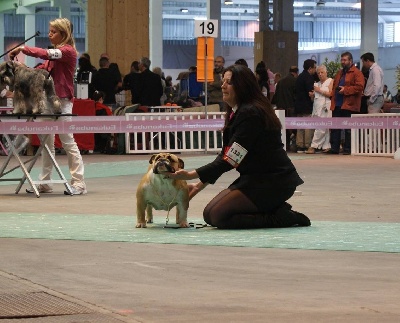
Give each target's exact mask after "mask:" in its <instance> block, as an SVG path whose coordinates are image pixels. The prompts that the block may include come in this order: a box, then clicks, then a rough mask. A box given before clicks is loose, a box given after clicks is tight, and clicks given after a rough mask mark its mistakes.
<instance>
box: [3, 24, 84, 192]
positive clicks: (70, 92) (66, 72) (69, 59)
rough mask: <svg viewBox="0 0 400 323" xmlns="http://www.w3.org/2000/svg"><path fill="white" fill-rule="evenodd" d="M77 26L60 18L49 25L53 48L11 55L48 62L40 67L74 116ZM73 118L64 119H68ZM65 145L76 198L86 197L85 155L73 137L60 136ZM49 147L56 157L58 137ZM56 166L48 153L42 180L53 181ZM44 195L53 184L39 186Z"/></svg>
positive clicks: (19, 49) (29, 49)
mask: <svg viewBox="0 0 400 323" xmlns="http://www.w3.org/2000/svg"><path fill="white" fill-rule="evenodd" d="M72 32H73V27H72V24H71V22H70V21H69V20H68V19H67V18H57V19H54V20H52V21H50V23H49V33H48V36H49V40H50V42H51V44H52V46H53V48H51V49H43V48H38V47H30V46H20V47H17V48H15V49H14V50H13V51H11V52H10V59H14V57H15V56H16V55H18V54H19V53H20V52H22V53H23V54H25V55H28V56H32V57H38V58H41V59H44V60H45V62H44V63H43V64H42V65H41V66H39V67H38V68H43V69H46V70H47V71H48V72H49V73H50V75H51V77H52V78H53V80H54V85H55V89H56V94H57V95H58V97H59V98H60V99H61V110H62V113H65V114H68V113H72V105H73V99H74V83H73V79H74V73H75V67H76V58H77V51H76V47H75V40H74V38H73V36H72ZM69 118H71V117H64V120H68V119H69ZM59 136H60V140H61V143H62V146H63V148H64V150H65V152H66V153H67V156H68V166H69V171H70V173H71V177H72V179H71V186H72V195H81V194H86V193H87V191H86V184H85V181H84V175H83V174H84V166H83V161H82V156H81V153H80V151H79V149H78V146H77V144H76V142H75V139H74V136H73V134H60V135H59ZM46 144H47V145H48V147H49V148H50V151H51V152H52V154H53V156H54V154H55V152H54V135H52V136H49V139H48V140H47V142H46ZM52 169H53V164H52V162H51V158H50V156H49V155H48V154H47V153H44V154H43V157H42V172H41V174H40V175H39V180H50V179H51V173H52ZM38 190H39V192H40V193H51V192H53V188H52V187H51V185H49V184H40V185H39V186H38Z"/></svg>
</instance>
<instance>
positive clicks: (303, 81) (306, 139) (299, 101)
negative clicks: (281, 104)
mask: <svg viewBox="0 0 400 323" xmlns="http://www.w3.org/2000/svg"><path fill="white" fill-rule="evenodd" d="M303 68H304V70H303V72H301V74H300V75H299V76H298V77H297V79H296V99H295V101H294V113H295V114H296V116H297V117H311V113H312V110H313V101H312V99H311V97H312V96H313V93H314V74H315V72H316V70H317V62H316V61H314V60H313V59H306V60H305V61H304V64H303ZM312 136H313V130H312V129H297V135H296V144H297V152H298V153H304V152H305V151H306V150H307V149H308V148H309V147H310V146H311V141H312Z"/></svg>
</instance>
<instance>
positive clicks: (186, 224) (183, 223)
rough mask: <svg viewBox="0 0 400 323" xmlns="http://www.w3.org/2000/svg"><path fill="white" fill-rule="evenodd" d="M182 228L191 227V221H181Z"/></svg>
mask: <svg viewBox="0 0 400 323" xmlns="http://www.w3.org/2000/svg"><path fill="white" fill-rule="evenodd" d="M179 227H180V228H189V223H188V222H187V221H182V222H181V223H179Z"/></svg>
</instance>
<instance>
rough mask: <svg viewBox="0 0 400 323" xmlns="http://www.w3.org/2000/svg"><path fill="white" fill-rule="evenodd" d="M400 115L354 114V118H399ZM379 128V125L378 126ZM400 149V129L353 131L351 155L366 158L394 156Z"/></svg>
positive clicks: (363, 129)
mask: <svg viewBox="0 0 400 323" xmlns="http://www.w3.org/2000/svg"><path fill="white" fill-rule="evenodd" d="M399 116H400V114H399V113H371V114H353V115H352V116H351V117H352V118H379V119H382V120H384V119H387V118H399ZM378 126H379V125H378ZM399 147H400V129H399V128H397V129H395V128H383V127H380V128H377V127H374V128H362V129H351V154H352V155H364V156H394V154H395V153H396V150H397V149H399Z"/></svg>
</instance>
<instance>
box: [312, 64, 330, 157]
mask: <svg viewBox="0 0 400 323" xmlns="http://www.w3.org/2000/svg"><path fill="white" fill-rule="evenodd" d="M317 74H318V78H319V82H318V83H315V84H314V103H313V112H312V116H313V117H319V118H330V117H332V111H331V110H330V106H331V93H332V85H333V80H332V79H331V78H328V73H327V70H326V66H325V65H320V66H318V67H317ZM329 140H330V136H329V129H315V131H314V136H313V139H312V142H311V146H310V148H308V150H307V151H306V154H315V152H316V151H317V150H319V151H321V150H322V151H323V152H327V151H329V150H330V149H331V144H330V142H329Z"/></svg>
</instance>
